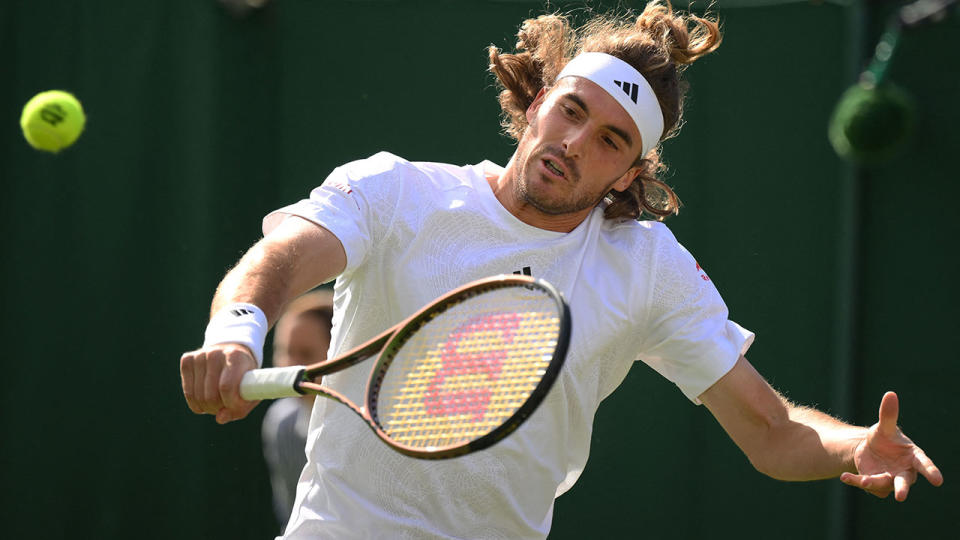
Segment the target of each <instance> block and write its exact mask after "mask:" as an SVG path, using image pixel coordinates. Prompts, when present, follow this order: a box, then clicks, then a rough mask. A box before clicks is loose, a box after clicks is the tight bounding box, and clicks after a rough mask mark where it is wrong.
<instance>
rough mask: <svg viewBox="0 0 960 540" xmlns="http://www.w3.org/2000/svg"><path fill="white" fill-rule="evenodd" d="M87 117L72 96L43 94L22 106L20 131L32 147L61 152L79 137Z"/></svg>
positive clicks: (66, 94)
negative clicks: (21, 130)
mask: <svg viewBox="0 0 960 540" xmlns="http://www.w3.org/2000/svg"><path fill="white" fill-rule="evenodd" d="M86 123H87V117H86V116H85V115H84V114H83V107H82V106H80V102H79V101H77V98H75V97H73V95H72V94H70V93H69V92H63V91H61V90H50V91H48V92H41V93H39V94H37V95H35V96H33V98H32V99H31V100H30V101H28V102H27V104H26V105H24V106H23V114H22V115H20V127H21V128H22V129H23V136H24V137H25V138H26V139H27V142H28V143H30V146H32V147H34V148H36V149H37V150H46V151H47V152H59V151H60V150H62V149H64V148H66V147H68V146H70V145H71V144H73V143H74V141H76V140H77V137H79V136H80V132H82V131H83V126H84V124H86Z"/></svg>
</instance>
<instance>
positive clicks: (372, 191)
mask: <svg viewBox="0 0 960 540" xmlns="http://www.w3.org/2000/svg"><path fill="white" fill-rule="evenodd" d="M404 163H406V162H403V161H402V160H401V159H400V158H397V157H396V156H393V155H391V154H388V153H386V152H381V153H379V154H376V155H375V156H372V157H370V158H368V159H364V160H359V161H354V162H351V163H348V164H346V165H343V166H341V167H337V168H336V169H334V170H333V172H331V173H330V175H329V176H327V178H326V179H325V180H324V181H323V184H322V185H320V186H319V187H317V188H315V189H314V190H313V191H311V192H310V197H309V198H307V199H303V200H301V201H299V202H296V203H294V204H291V205H289V206H285V207H283V208H280V209H278V210H274V211H273V212H271V213H270V214H268V215H267V216H266V217H264V218H263V233H264V235H266V234H269V233H270V231H272V230H273V229H274V228H276V227H277V226H278V225H279V224H280V223H281V222H282V221H283V220H284V219H286V218H287V217H289V216H299V217H301V218H303V219H306V220H308V221H312V222H313V223H316V224H317V225H320V226H321V227H323V228H324V229H327V230H328V231H330V232H331V233H333V235H334V236H336V237H337V239H338V240H340V243H341V244H343V249H344V251H345V252H346V255H347V266H346V268H345V269H344V273H350V272H352V271H354V270H355V269H356V268H357V267H358V266H360V265H361V264H363V261H364V260H365V259H366V257H367V254H368V253H369V252H370V250H371V248H372V247H373V246H374V245H375V244H376V243H377V241H378V240H380V239H382V238H384V237H385V233H386V231H387V230H388V229H389V227H390V225H391V224H392V221H393V216H394V214H395V211H396V207H397V203H398V199H399V196H400V186H401V185H402V179H401V175H402V173H403V170H402V169H403V164H404Z"/></svg>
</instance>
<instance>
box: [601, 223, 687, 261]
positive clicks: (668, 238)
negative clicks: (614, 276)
mask: <svg viewBox="0 0 960 540" xmlns="http://www.w3.org/2000/svg"><path fill="white" fill-rule="evenodd" d="M601 234H602V235H603V237H604V238H605V240H606V241H607V242H610V243H613V244H617V246H618V247H619V248H622V249H625V251H626V252H627V253H631V254H634V255H642V256H643V258H644V259H649V258H650V255H651V250H652V249H657V250H660V249H668V250H669V249H681V250H682V249H683V247H682V246H680V243H679V242H677V238H676V237H675V236H674V235H673V231H671V230H670V229H669V228H668V227H667V226H666V225H665V224H663V223H661V222H659V221H636V220H632V219H620V220H616V219H604V222H603V227H602V232H601Z"/></svg>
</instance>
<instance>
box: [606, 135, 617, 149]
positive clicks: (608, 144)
mask: <svg viewBox="0 0 960 540" xmlns="http://www.w3.org/2000/svg"><path fill="white" fill-rule="evenodd" d="M603 142H605V143H607V146H609V147H610V148H613V149H614V150H617V143H615V142H613V139H611V138H610V137H604V138H603Z"/></svg>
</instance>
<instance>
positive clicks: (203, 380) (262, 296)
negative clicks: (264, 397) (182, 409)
mask: <svg viewBox="0 0 960 540" xmlns="http://www.w3.org/2000/svg"><path fill="white" fill-rule="evenodd" d="M346 263H347V256H346V253H345V252H344V249H343V245H342V244H341V243H340V240H338V239H337V237H336V236H334V235H333V233H331V232H330V231H328V230H326V229H324V228H323V227H320V226H318V225H316V224H315V223H312V222H309V221H307V220H305V219H302V218H298V217H288V218H287V219H285V220H284V221H283V222H282V223H281V224H280V225H278V226H277V227H276V228H275V229H274V230H272V231H271V232H270V234H268V235H267V236H266V237H264V238H263V239H262V240H260V241H259V242H257V243H256V244H255V245H254V246H253V247H251V248H250V250H249V251H247V253H246V254H245V255H244V256H243V258H241V259H240V262H239V263H237V265H236V266H235V267H234V268H233V269H232V270H230V271H229V272H228V273H227V275H226V276H225V277H224V278H223V281H221V282H220V286H219V287H217V292H216V294H215V295H214V298H213V303H212V304H211V308H210V311H211V317H212V316H213V315H214V314H216V313H217V312H218V311H219V310H220V309H221V308H223V307H225V306H228V305H230V304H233V303H236V302H244V303H249V304H254V305H256V306H257V307H259V308H260V309H261V310H262V311H263V313H264V315H266V317H267V322H268V326H273V324H274V323H275V322H276V321H277V319H278V318H279V316H280V312H281V311H282V310H283V307H284V306H285V305H286V304H287V303H288V302H289V301H291V300H293V299H294V298H296V297H297V296H299V295H301V294H303V293H304V292H306V291H308V290H310V289H312V288H313V287H315V286H317V285H319V284H320V283H323V282H326V281H329V280H330V279H332V278H334V277H335V276H337V275H339V274H340V273H341V272H342V271H343V269H344V268H345V267H346ZM255 367H257V362H256V360H255V359H254V356H253V354H252V351H250V350H249V349H248V348H247V347H246V346H244V345H240V344H233V343H223V344H220V345H213V346H210V347H205V348H202V349H198V350H196V351H191V352H188V353H185V354H183V356H181V358H180V379H181V383H182V386H183V395H184V398H186V400H187V406H189V407H190V410H191V411H193V412H194V413H196V414H213V415H216V419H217V422H218V423H221V424H224V423H227V422H230V421H233V420H239V419H241V418H244V417H246V416H247V414H249V412H250V410H251V409H253V407H254V406H255V405H256V403H255V402H249V401H244V400H242V399H241V398H240V394H239V388H240V380H241V379H242V378H243V374H244V373H246V372H247V371H249V370H251V369H253V368H255Z"/></svg>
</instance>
